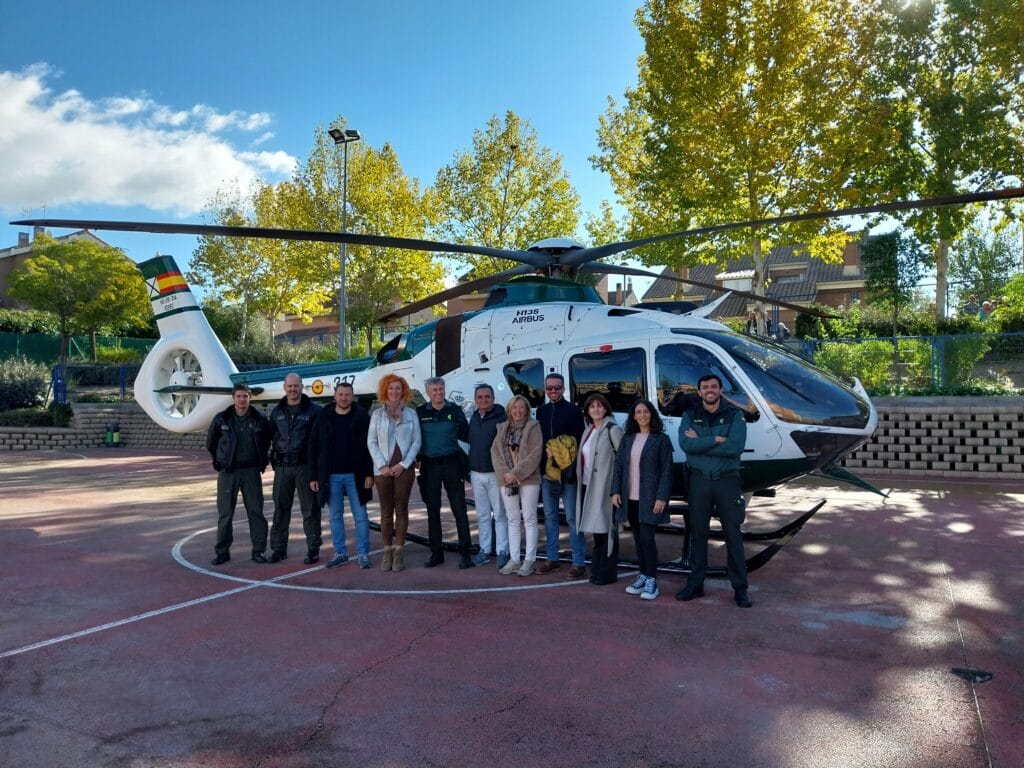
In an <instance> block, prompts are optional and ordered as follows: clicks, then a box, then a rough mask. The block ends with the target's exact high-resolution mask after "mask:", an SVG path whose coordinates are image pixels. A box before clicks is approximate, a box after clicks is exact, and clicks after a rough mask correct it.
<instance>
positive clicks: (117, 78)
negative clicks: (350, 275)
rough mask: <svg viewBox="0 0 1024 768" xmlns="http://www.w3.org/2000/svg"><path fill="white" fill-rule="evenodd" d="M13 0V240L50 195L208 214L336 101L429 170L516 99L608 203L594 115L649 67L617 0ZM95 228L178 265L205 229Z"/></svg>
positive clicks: (303, 139)
mask: <svg viewBox="0 0 1024 768" xmlns="http://www.w3.org/2000/svg"><path fill="white" fill-rule="evenodd" d="M4 5H5V7H4V11H3V25H2V27H0V113H2V114H3V115H4V128H3V129H0V168H2V169H3V172H2V173H0V214H2V220H3V222H4V224H3V225H2V236H0V247H4V246H8V245H13V244H15V243H16V242H17V233H18V231H19V228H17V227H11V226H8V225H7V224H6V222H7V221H10V220H11V219H16V218H23V217H25V216H28V215H31V216H35V217H40V216H42V215H43V206H45V213H46V215H47V216H49V217H54V218H71V217H74V218H108V219H136V220H138V219H149V220H160V221H164V220H167V221H170V220H184V221H200V220H201V209H202V206H203V204H204V203H205V202H206V201H207V200H208V199H209V197H210V195H211V194H212V193H213V192H214V191H216V189H217V188H218V187H219V186H221V185H222V184H223V183H224V182H226V181H228V180H230V179H232V178H234V179H239V180H241V181H243V182H245V181H247V180H249V179H252V178H256V177H261V178H264V179H267V180H269V181H274V180H277V179H280V178H284V177H286V176H287V174H288V172H289V171H290V168H291V165H292V163H293V162H294V161H295V160H297V159H301V158H303V157H305V156H306V154H307V153H308V151H309V148H310V146H311V142H312V137H313V132H314V129H315V128H316V126H317V125H327V124H329V123H330V122H331V121H333V120H334V118H336V117H337V116H338V115H343V116H344V117H345V118H346V119H347V120H348V123H349V125H350V126H351V127H353V128H357V129H358V130H359V131H360V132H361V133H362V135H363V137H364V140H365V141H367V142H369V143H370V144H372V145H374V146H378V147H379V146H380V145H381V144H383V143H384V142H390V143H391V145H392V146H393V147H394V148H395V149H396V151H397V152H398V155H399V158H400V159H401V161H402V164H403V166H404V168H405V170H406V172H407V173H409V174H411V175H413V176H416V177H418V178H419V179H420V181H421V182H422V183H423V184H424V185H429V184H431V183H432V182H433V179H434V176H435V174H436V172H437V170H438V168H440V167H441V166H443V165H445V164H447V163H448V162H450V160H451V159H452V156H453V153H454V152H455V151H456V150H459V149H465V148H468V147H469V146H470V143H471V138H472V134H473V131H474V130H476V129H478V128H481V127H483V126H484V124H485V123H486V121H487V119H488V118H489V117H490V116H491V115H494V114H498V115H502V114H503V113H504V112H505V111H506V110H509V109H511V110H513V111H515V112H516V113H518V114H519V115H520V116H521V117H523V118H525V119H527V120H529V121H530V123H531V124H532V125H533V127H534V128H535V129H536V130H537V133H538V137H539V140H540V142H541V144H543V145H545V146H547V147H549V148H551V149H552V150H554V151H556V152H558V153H560V154H561V156H562V158H563V161H564V163H565V166H566V168H567V170H568V172H569V174H570V178H571V181H572V183H573V184H574V186H575V187H576V189H577V190H578V191H579V193H580V195H581V198H582V204H583V205H582V208H583V211H584V212H586V211H596V210H597V207H598V204H599V203H600V201H601V200H602V199H610V200H611V199H613V193H612V190H611V186H610V183H609V182H608V179H607V177H605V176H604V175H603V174H601V173H599V172H598V171H595V170H594V169H592V168H591V166H590V162H589V160H588V157H589V156H590V155H592V154H593V153H594V152H595V151H596V149H597V146H596V129H597V118H598V115H599V114H601V113H602V112H603V111H604V110H605V109H606V107H607V98H608V97H609V96H612V97H614V98H616V99H621V96H622V93H623V90H624V89H625V88H626V87H627V86H629V85H631V84H632V83H633V82H634V81H635V77H636V59H637V56H638V55H639V54H640V53H641V51H642V41H641V39H640V36H639V34H638V33H637V31H636V28H635V26H634V24H633V17H634V13H635V6H634V5H633V4H632V3H628V2H623V1H622V0H547V1H546V2H541V1H540V0H517V2H514V3H508V4H497V3H494V4H492V3H482V2H479V0H477V1H475V2H468V1H464V0H436V1H435V2H431V3H426V2H413V1H412V0H404V1H403V0H378V1H377V2H374V3H366V4H333V5H331V4H326V3H314V2H292V3H289V4H287V5H286V4H284V3H279V2H269V1H268V0H250V1H249V2H245V3H237V2H198V1H196V0H178V1H176V2H172V3H159V4H158V3H147V2H140V3H129V2H111V1H109V0H107V1H104V0H92V1H91V2H85V1H84V0H62V2H61V3H60V4H59V5H53V4H35V3H27V2H8V3H5V4H4ZM284 8H287V10H283V9H284ZM99 234H100V236H101V237H102V238H103V239H105V240H106V241H107V242H110V243H112V244H113V245H117V246H119V247H121V248H123V249H125V251H126V252H127V253H128V254H129V255H130V256H131V257H132V258H134V259H136V260H142V259H145V258H148V257H150V256H152V255H153V254H154V253H156V252H157V251H159V252H161V253H170V254H171V255H174V256H176V257H177V258H178V259H179V263H181V265H182V266H183V267H184V266H185V264H184V262H185V261H187V259H188V257H189V256H190V255H191V252H192V250H193V248H194V247H195V241H194V239H193V238H188V237H181V236H179V237H176V238H168V237H161V236H157V235H131V234H124V233H114V232H106V233H104V232H101V233H99ZM565 234H570V233H561V232H552V233H551V236H559V235H565ZM524 245H525V244H524Z"/></svg>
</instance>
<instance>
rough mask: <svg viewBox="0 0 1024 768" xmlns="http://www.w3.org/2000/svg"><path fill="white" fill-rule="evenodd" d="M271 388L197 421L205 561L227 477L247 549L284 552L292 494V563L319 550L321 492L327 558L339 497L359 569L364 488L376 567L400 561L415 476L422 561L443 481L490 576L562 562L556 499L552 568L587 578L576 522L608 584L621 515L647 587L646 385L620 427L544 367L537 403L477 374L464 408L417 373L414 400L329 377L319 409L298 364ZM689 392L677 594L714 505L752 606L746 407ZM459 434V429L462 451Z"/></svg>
mask: <svg viewBox="0 0 1024 768" xmlns="http://www.w3.org/2000/svg"><path fill="white" fill-rule="evenodd" d="M284 388H285V395H284V397H283V398H281V400H280V402H278V403H277V404H276V405H275V406H274V408H273V409H272V410H271V413H270V416H269V418H267V417H264V416H263V415H262V414H260V413H259V411H257V410H256V409H255V408H253V407H251V404H250V399H251V393H250V391H249V388H248V386H247V385H245V384H236V385H235V387H234V392H233V403H232V406H231V407H229V408H227V409H226V410H224V411H223V412H221V413H220V414H218V415H217V416H216V417H215V418H214V420H213V423H212V424H211V426H210V430H209V433H208V435H207V448H208V450H209V451H210V454H211V455H212V456H213V466H214V468H215V469H216V470H218V472H219V475H218V482H217V511H218V525H217V542H216V545H215V557H214V559H213V564H214V565H221V564H223V563H225V562H227V561H228V560H230V548H231V544H232V529H231V525H232V520H233V517H234V511H235V505H236V503H237V499H238V494H239V492H241V494H242V498H243V502H244V504H245V508H246V512H247V514H248V518H249V533H250V538H251V542H252V559H253V560H254V561H256V562H259V563H264V562H278V561H280V560H283V559H285V558H287V556H288V528H289V524H290V519H291V508H292V504H293V501H294V497H295V496H296V495H298V497H299V506H300V509H301V511H302V520H303V531H304V533H305V537H306V557H305V560H304V562H305V563H306V564H312V563H316V562H318V561H319V558H320V546H321V530H320V529H321V523H320V520H321V508H322V506H323V505H324V504H327V505H328V507H329V510H330V528H331V536H332V539H333V544H334V556H333V557H332V558H331V559H330V560H329V561H328V562H327V563H326V567H327V568H334V567H337V566H339V565H343V564H345V563H347V562H348V561H349V557H348V547H347V543H346V534H345V520H344V516H343V512H344V501H345V498H346V497H347V498H348V501H349V507H350V509H351V514H352V518H353V521H354V524H355V533H356V558H357V562H358V565H359V567H360V568H370V567H372V564H371V562H370V525H369V519H368V516H367V511H366V504H367V502H368V500H369V498H370V495H371V494H372V489H374V488H376V491H377V496H378V501H379V506H380V532H381V539H382V542H381V544H382V548H383V549H382V553H383V554H382V556H381V561H380V568H381V570H384V571H401V570H403V569H404V568H405V540H406V533H407V531H408V528H409V497H410V495H411V492H412V486H413V482H414V480H416V479H418V481H419V488H420V494H421V497H422V499H423V501H424V503H425V505H426V508H427V520H428V542H429V547H430V556H429V558H428V559H427V561H426V562H425V563H424V565H425V566H426V567H427V568H434V567H437V566H439V565H442V564H443V563H444V561H445V551H444V542H443V540H442V525H441V492H442V489H443V490H444V492H445V495H446V496H447V497H448V506H449V509H450V510H451V514H452V517H453V518H454V520H455V526H456V531H457V534H458V551H459V564H458V566H459V568H460V569H467V568H472V567H474V566H483V565H486V564H487V563H488V562H490V559H491V556H492V554H493V555H494V556H495V557H496V564H497V568H498V572H499V573H500V574H502V575H513V574H518V575H519V576H531V575H533V574H534V573H538V574H549V573H552V572H554V571H556V570H558V569H559V568H561V567H562V566H561V562H560V557H561V556H560V534H561V529H560V514H559V512H560V509H564V511H565V517H566V520H567V522H568V528H569V547H570V550H571V565H569V567H568V569H567V571H566V575H565V578H567V579H569V580H580V579H584V578H586V577H587V567H586V554H587V541H586V536H587V535H589V536H590V537H591V567H590V581H591V582H592V583H594V584H597V585H608V584H614V583H616V581H617V579H618V563H619V535H618V532H619V527H620V526H621V525H622V524H624V523H626V522H628V523H629V527H630V530H631V531H632V535H633V540H634V544H635V548H636V553H637V560H638V564H639V572H638V574H637V576H636V578H635V580H634V581H633V582H632V583H631V584H630V585H629V586H628V587H627V588H626V592H627V593H628V594H630V595H639V596H640V598H641V599H643V600H654V599H656V598H657V597H658V596H659V594H660V590H659V587H658V573H657V568H658V548H657V540H656V536H655V533H656V531H657V527H658V526H659V525H663V524H665V523H667V522H668V521H669V500H670V497H671V491H672V479H673V464H672V443H671V440H670V439H669V437H668V435H666V434H665V426H664V423H663V421H662V419H661V416H660V415H659V413H658V409H657V408H656V407H655V406H654V404H653V403H651V402H650V401H649V400H646V399H642V398H641V399H638V400H637V401H636V402H635V403H634V404H633V405H632V406H631V407H630V409H629V412H628V415H627V418H626V423H625V428H624V429H623V428H621V427H620V426H619V425H618V424H617V423H616V421H615V419H614V417H613V415H612V408H611V404H610V403H609V401H608V399H607V398H606V397H605V396H604V395H603V394H600V393H595V394H591V395H590V396H589V397H588V398H587V399H586V400H585V402H584V403H583V407H582V408H580V407H579V406H578V405H576V404H575V403H574V402H572V401H570V400H567V399H566V398H565V397H564V395H565V380H564V378H563V377H562V376H561V375H560V374H558V373H551V374H549V375H548V376H547V377H546V378H545V381H544V390H545V395H546V401H545V402H544V404H543V405H541V406H540V407H539V408H538V409H537V413H536V417H533V416H531V407H530V403H529V401H528V400H527V399H526V398H525V397H523V396H522V395H516V396H514V397H513V398H512V399H511V400H510V401H509V402H508V403H507V404H506V405H505V406H502V405H500V404H498V403H496V402H495V397H494V390H493V388H492V387H491V386H490V385H488V384H480V385H479V386H477V387H476V391H475V392H474V404H475V406H476V408H475V410H474V411H473V413H472V415H471V417H470V418H469V419H467V418H466V415H465V413H464V412H463V410H462V409H461V408H459V407H458V406H456V405H455V404H453V403H451V402H449V401H448V400H447V399H446V397H445V395H446V390H445V382H444V379H442V378H440V377H433V378H429V379H427V380H426V381H425V382H424V389H425V392H426V396H427V401H426V402H425V403H423V404H422V405H420V406H419V407H417V408H413V407H412V406H411V401H412V390H411V389H410V387H409V384H408V382H407V381H406V380H405V379H404V378H402V377H401V376H398V375H396V374H388V375H386V376H384V377H383V378H382V379H381V381H380V383H379V385H378V388H377V398H378V401H379V406H380V407H379V408H375V409H374V410H373V413H372V414H368V413H367V412H366V411H365V410H364V409H362V408H361V407H360V406H359V405H358V404H357V403H356V402H355V399H354V393H353V389H352V386H351V385H350V384H346V383H345V382H341V383H339V384H337V385H336V387H335V390H334V406H333V407H329V406H328V407H325V408H322V409H321V408H320V407H319V406H317V405H316V404H314V403H312V402H311V401H310V399H309V398H308V397H307V396H306V395H304V394H303V393H302V381H301V379H300V378H299V376H298V375H297V374H295V373H291V374H289V375H288V377H287V378H286V379H285V387H284ZM697 391H698V395H699V397H700V404H699V406H695V407H693V408H691V409H690V410H688V411H687V412H686V413H685V414H684V416H683V418H682V421H681V423H680V426H679V444H680V447H681V448H682V449H683V450H684V451H685V452H686V456H687V471H688V474H689V523H688V524H689V535H690V536H691V544H690V562H691V570H690V574H689V577H688V579H687V582H686V584H685V585H684V586H683V588H682V589H681V590H680V591H679V592H678V593H677V594H676V599H678V600H682V601H690V600H693V599H696V598H699V597H702V596H703V595H704V578H705V576H706V573H707V539H708V527H709V521H710V518H711V516H712V514H715V515H717V516H718V517H720V519H721V521H722V527H723V529H724V532H725V538H726V548H727V554H728V574H729V579H730V582H731V584H732V587H733V589H734V595H735V602H736V604H737V605H739V606H741V607H750V605H751V604H752V603H751V600H750V597H749V594H748V591H747V574H746V561H745V559H744V553H743V542H742V537H741V533H740V526H741V525H742V523H743V520H744V514H745V506H744V499H743V494H742V482H741V477H740V457H741V455H742V453H743V449H744V445H745V442H746V421H745V420H744V418H743V414H742V412H741V411H740V410H739V409H737V408H735V407H734V406H733V405H732V404H731V403H729V402H728V401H726V400H724V399H723V398H722V382H721V379H719V378H718V376H716V375H714V374H708V375H706V376H704V377H702V378H701V379H700V381H698V382H697ZM460 441H461V442H465V443H468V445H469V451H468V455H467V454H466V453H465V452H463V450H462V449H461V447H460V445H459V443H460ZM268 463H269V464H272V465H273V466H274V469H275V473H274V490H273V500H274V515H273V523H272V526H271V527H270V531H269V546H270V554H269V556H268V555H267V554H265V552H266V549H267V545H268V526H267V521H266V519H265V517H264V516H263V489H262V481H261V477H260V475H261V473H262V472H264V471H265V470H266V467H267V465H268ZM417 468H418V477H417ZM467 476H468V479H469V482H470V484H471V487H472V489H473V496H474V501H475V505H476V512H477V527H478V544H479V548H478V551H477V554H476V556H475V557H474V556H473V545H472V534H471V531H470V525H469V516H468V513H467V508H466V493H465V481H466V479H467ZM538 502H540V506H541V508H542V509H543V512H544V532H545V551H544V560H543V562H538V559H539V558H538V546H539V526H538Z"/></svg>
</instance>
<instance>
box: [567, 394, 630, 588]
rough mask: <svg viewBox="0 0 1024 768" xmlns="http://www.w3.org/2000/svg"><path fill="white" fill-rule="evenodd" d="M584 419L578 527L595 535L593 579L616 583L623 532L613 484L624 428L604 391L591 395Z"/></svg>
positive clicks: (578, 461)
mask: <svg viewBox="0 0 1024 768" xmlns="http://www.w3.org/2000/svg"><path fill="white" fill-rule="evenodd" d="M583 420H584V421H585V422H586V424H587V426H586V428H585V429H584V430H583V437H582V438H581V439H580V449H579V452H578V453H577V456H576V471H577V476H578V477H579V479H580V489H579V492H578V493H577V494H576V530H578V531H579V532H580V533H589V534H591V535H593V537H594V549H593V555H592V556H591V561H590V581H591V583H593V584H614V583H615V580H616V579H617V578H618V576H619V532H618V527H617V526H616V525H615V523H614V522H613V520H612V513H613V510H612V498H611V487H612V473H613V472H614V469H615V455H616V453H617V452H618V450H619V443H621V442H622V428H621V427H620V426H619V425H618V424H616V423H615V418H614V417H613V416H612V407H611V404H610V403H609V402H608V398H606V397H605V396H604V395H602V394H594V395H591V396H590V397H588V398H587V401H586V402H585V403H584V404H583Z"/></svg>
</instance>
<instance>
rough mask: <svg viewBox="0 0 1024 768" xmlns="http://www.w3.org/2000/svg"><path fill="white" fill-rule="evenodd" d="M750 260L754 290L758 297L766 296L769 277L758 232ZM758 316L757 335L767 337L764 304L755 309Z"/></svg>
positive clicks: (754, 235)
mask: <svg viewBox="0 0 1024 768" xmlns="http://www.w3.org/2000/svg"><path fill="white" fill-rule="evenodd" d="M750 258H751V261H753V262H754V279H753V290H754V293H755V294H756V295H758V296H764V295H765V278H766V277H767V274H766V269H765V263H764V256H763V254H762V253H761V238H760V237H759V236H758V234H757V231H756V230H755V231H754V233H753V234H752V235H751V240H750ZM754 311H755V313H756V314H757V335H758V336H767V335H768V334H767V333H766V330H767V323H766V322H765V316H764V302H763V301H759V302H758V303H757V306H756V307H755V308H754Z"/></svg>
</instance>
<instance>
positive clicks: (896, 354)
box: [892, 304, 903, 387]
mask: <svg viewBox="0 0 1024 768" xmlns="http://www.w3.org/2000/svg"><path fill="white" fill-rule="evenodd" d="M899 314H900V309H899V304H895V305H894V306H893V310H892V368H893V372H894V373H895V374H896V386H897V387H898V386H899V385H900V381H901V380H902V377H903V372H902V371H901V370H900V337H899V336H898V335H897V333H898V325H897V323H898V319H899Z"/></svg>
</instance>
